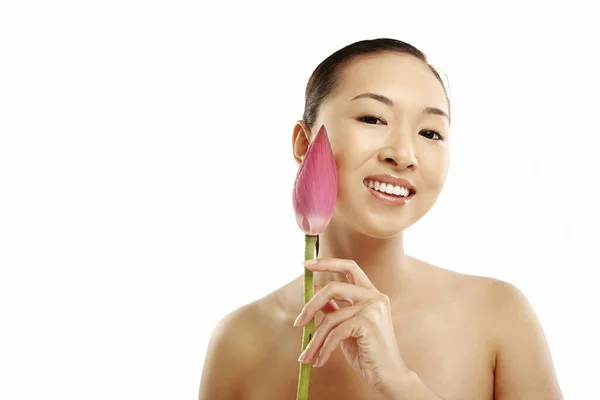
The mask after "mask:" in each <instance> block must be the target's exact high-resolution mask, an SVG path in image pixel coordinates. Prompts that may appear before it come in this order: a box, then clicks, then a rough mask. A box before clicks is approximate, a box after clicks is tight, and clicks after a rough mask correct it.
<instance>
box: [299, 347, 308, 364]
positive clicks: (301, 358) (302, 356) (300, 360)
mask: <svg viewBox="0 0 600 400" xmlns="http://www.w3.org/2000/svg"><path fill="white" fill-rule="evenodd" d="M305 359H306V350H304V351H303V352H302V354H300V357H298V362H301V363H303V362H304V360H305Z"/></svg>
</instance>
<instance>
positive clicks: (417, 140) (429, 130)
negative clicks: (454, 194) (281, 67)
mask: <svg viewBox="0 0 600 400" xmlns="http://www.w3.org/2000/svg"><path fill="white" fill-rule="evenodd" d="M450 124H451V113H450V101H449V98H448V95H447V93H446V89H445V87H444V84H443V82H442V80H441V79H440V76H439V74H438V73H437V72H436V71H435V69H434V68H433V67H432V66H431V65H429V64H428V62H427V58H426V57H425V55H424V54H423V53H422V52H421V51H419V50H418V49H416V48H415V47H413V46H411V45H410V44H408V43H405V42H401V41H398V40H393V39H375V40H365V41H360V42H356V43H353V44H350V45H348V46H346V47H344V48H343V49H340V50H339V51H337V52H335V53H333V54H332V55H331V56H329V57H328V58H327V59H326V60H324V61H323V62H322V63H321V64H320V65H319V66H318V67H317V68H316V69H315V71H314V72H313V74H312V76H311V77H310V79H309V82H308V85H307V88H306V103H305V110H304V114H303V118H302V119H301V120H299V121H297V122H296V123H295V125H294V128H293V133H292V144H293V147H292V153H293V157H294V159H295V161H296V162H297V163H298V164H300V163H301V161H302V160H303V158H304V156H305V154H306V152H307V150H308V148H309V146H310V144H311V143H312V141H313V140H314V138H315V135H316V133H317V131H318V129H319V127H321V126H323V125H324V126H325V127H326V128H327V132H328V135H329V140H330V142H331V148H332V150H333V154H334V158H335V161H336V165H337V170H338V192H337V202H336V208H335V211H334V214H333V217H332V219H331V221H330V223H329V225H328V226H327V228H326V229H325V231H324V232H323V233H322V234H321V235H320V237H319V253H318V262H316V263H312V264H307V265H306V267H307V268H308V269H310V270H312V271H314V280H315V284H316V285H315V287H316V290H317V291H316V294H315V295H314V297H313V298H312V299H311V300H310V301H309V302H308V303H307V304H306V305H304V303H303V298H302V294H303V287H302V285H303V277H302V275H300V276H298V277H297V278H296V279H294V280H293V281H291V282H289V283H288V284H286V285H284V286H283V287H281V288H279V289H277V290H275V291H274V292H272V293H269V294H267V295H266V296H264V297H262V298H261V299H259V300H256V301H254V302H252V303H250V304H247V305H245V306H243V307H240V308H238V309H236V310H235V311H233V312H231V313H230V314H229V315H227V316H226V317H224V318H223V319H222V320H221V322H220V323H219V324H218V326H217V328H216V329H215V330H214V332H213V334H212V337H211V341H210V344H209V347H208V350H207V355H206V360H205V364H204V368H203V373H202V378H201V383H200V393H199V398H200V399H201V400H208V399H225V400H227V399H243V400H246V399H247V400H250V399H291V398H294V396H295V393H296V384H297V371H298V364H297V362H303V363H311V364H312V365H313V366H314V367H315V368H316V369H315V370H314V371H313V372H312V374H311V381H310V388H309V398H310V399H322V400H324V399H348V400H359V399H360V400H362V399H431V400H434V399H435V400H440V399H445V400H451V399H479V400H482V399H489V400H492V399H495V400H517V399H528V400H536V399H539V400H542V399H543V400H553V399H561V398H562V394H561V390H560V387H559V385H558V381H557V378H556V374H555V371H554V366H553V364H552V360H551V357H550V351H549V348H548V344H547V342H546V338H545V336H544V333H543V330H542V328H541V326H540V323H539V321H538V319H537V317H536V314H535V312H534V311H533V309H532V307H531V305H530V304H529V302H528V300H527V299H526V297H525V296H524V295H523V294H522V293H521V291H520V290H519V289H517V288H516V287H515V286H514V285H512V284H510V283H507V282H505V281H501V280H497V279H493V278H487V277H481V276H474V275H466V274H461V273H457V272H454V271H451V270H448V269H444V268H441V267H438V266H434V265H431V264H429V263H427V262H425V261H423V260H419V259H417V258H415V257H412V256H410V255H408V254H406V253H405V251H404V244H403V232H404V231H405V230H406V229H407V228H408V227H410V226H411V225H413V224H414V223H415V222H417V221H418V220H419V219H421V218H422V217H423V216H424V215H425V214H426V213H427V212H428V211H429V210H431V208H432V207H433V205H434V204H435V202H436V200H437V199H438V197H439V195H440V193H441V191H442V188H443V186H444V183H445V181H446V177H447V174H448V168H449V160H450V157H449V144H450V139H451V136H452V135H451V132H450ZM312 318H315V327H316V329H315V333H314V336H313V337H312V340H311V342H310V344H309V346H308V347H307V349H306V350H305V351H304V352H303V353H302V354H298V353H299V351H298V350H299V349H300V340H301V327H302V326H303V325H305V324H307V323H308V322H309V321H310V320H311V319H312ZM292 338H293V340H292ZM267 360H268V362H266V361H267Z"/></svg>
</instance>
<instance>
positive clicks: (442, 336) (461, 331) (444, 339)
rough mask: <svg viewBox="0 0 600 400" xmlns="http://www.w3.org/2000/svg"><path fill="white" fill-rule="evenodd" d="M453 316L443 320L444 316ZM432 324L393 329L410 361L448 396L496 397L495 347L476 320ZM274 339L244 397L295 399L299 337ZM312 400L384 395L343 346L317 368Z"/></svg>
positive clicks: (251, 399)
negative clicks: (352, 363)
mask: <svg viewBox="0 0 600 400" xmlns="http://www.w3.org/2000/svg"><path fill="white" fill-rule="evenodd" d="M444 320H446V321H452V322H447V323H445V324H442V323H440V322H442V321H444ZM430 321H437V323H435V324H432V323H429V322H428V321H427V320H425V321H421V323H419V322H416V321H413V322H412V323H405V322H401V323H398V324H396V325H395V327H394V331H395V334H396V338H397V340H398V347H399V349H400V353H401V356H402V358H403V359H404V361H405V363H406V365H407V366H408V367H409V368H410V369H411V370H412V371H414V372H416V373H417V374H418V375H419V377H420V378H421V380H422V381H423V382H424V383H425V384H426V385H427V386H428V387H429V388H431V389H432V390H433V391H434V392H436V393H438V394H439V395H440V396H442V398H444V399H446V400H454V399H457V400H458V399H460V400H469V399H472V400H492V399H493V387H494V376H493V375H494V374H493V352H492V351H491V349H490V346H489V340H488V338H487V337H486V335H485V334H484V333H483V332H482V331H480V330H478V329H477V328H476V327H477V324H468V323H465V321H461V320H460V318H453V319H441V318H439V317H436V318H432V319H431V320H430ZM290 336H291V335H288V336H286V337H287V339H286V340H285V341H284V340H282V339H279V340H278V341H276V342H274V343H277V344H275V345H274V346H273V348H272V349H271V351H270V354H265V356H264V358H263V359H262V360H261V362H260V365H257V370H256V373H254V374H253V375H252V376H249V377H248V379H247V380H246V382H247V384H246V387H245V390H244V393H245V395H244V396H243V397H242V399H244V400H246V399H247V400H258V399H282V400H285V399H290V400H292V399H295V398H296V390H297V382H298V371H299V363H298V361H297V359H298V356H299V354H300V336H301V335H297V336H298V337H293V339H292V338H291V337H290ZM309 399H310V400H337V399H345V400H365V399H369V400H379V399H382V400H383V397H382V396H381V394H380V393H379V392H378V391H376V390H375V389H373V388H372V387H370V386H369V385H368V384H367V383H366V381H365V379H364V378H363V377H362V376H361V375H360V374H359V373H358V372H357V371H355V370H353V369H352V367H351V366H350V365H349V364H348V362H347V361H346V359H345V357H344V354H343V353H342V351H341V350H340V349H339V348H338V349H336V351H335V352H334V354H333V355H332V358H331V359H330V360H329V362H328V363H327V364H325V365H324V366H322V367H320V368H312V369H311V376H310V386H309Z"/></svg>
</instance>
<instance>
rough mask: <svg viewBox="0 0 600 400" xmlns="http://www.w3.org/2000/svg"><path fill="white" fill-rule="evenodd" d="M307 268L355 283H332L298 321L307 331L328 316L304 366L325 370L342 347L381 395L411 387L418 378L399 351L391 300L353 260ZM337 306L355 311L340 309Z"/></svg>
mask: <svg viewBox="0 0 600 400" xmlns="http://www.w3.org/2000/svg"><path fill="white" fill-rule="evenodd" d="M311 261H317V260H311ZM305 266H306V268H308V269H310V270H311V271H317V272H322V271H328V272H338V273H342V274H345V276H346V278H347V279H348V281H349V282H348V283H345V282H329V283H328V284H327V285H325V286H324V287H323V288H321V289H320V290H318V291H317V292H316V293H315V295H314V296H313V297H312V298H311V299H310V300H309V301H308V302H307V303H306V305H305V306H304V308H303V310H302V312H301V313H300V314H299V315H298V318H297V319H296V322H295V323H294V325H295V326H304V325H306V324H307V323H308V322H309V321H310V320H311V319H312V318H313V317H314V316H315V315H316V313H317V312H318V311H322V312H323V313H325V314H326V315H325V317H324V318H323V321H322V322H321V324H320V325H319V326H318V328H317V329H316V330H315V333H314V335H313V337H312V339H311V341H310V343H309V344H308V346H307V348H306V349H305V351H304V352H303V353H302V354H301V355H300V358H299V359H298V361H300V362H303V363H310V362H313V361H314V364H313V366H314V367H320V366H323V365H324V364H325V363H326V362H327V361H328V360H329V358H330V357H331V353H332V352H333V351H334V350H335V348H336V347H337V346H338V345H339V346H340V347H341V348H342V351H343V353H344V355H345V356H346V360H348V362H349V363H350V365H352V367H353V368H354V369H355V370H356V371H357V372H359V373H360V374H361V375H362V376H363V377H364V378H365V379H366V380H367V383H368V384H369V385H371V386H373V387H374V388H375V389H377V390H380V391H382V392H384V391H386V390H388V389H389V387H391V386H394V385H398V384H399V382H403V381H406V382H409V381H410V379H409V377H410V376H411V374H412V372H411V371H410V370H409V369H408V367H407V366H406V364H405V363H404V360H403V359H402V356H401V355H400V352H399V349H398V345H397V342H396V336H395V334H394V327H393V323H392V316H391V312H390V300H389V298H388V296H386V295H385V294H383V293H381V292H379V291H378V290H377V289H376V288H375V286H373V284H372V283H371V281H370V280H369V278H368V277H367V275H366V274H365V273H364V272H363V271H362V270H361V269H360V267H359V266H358V265H357V264H356V263H355V262H354V261H352V260H344V259H339V258H321V259H318V262H317V263H316V264H314V263H313V264H312V265H311V264H310V261H307V262H306V263H305ZM335 300H343V301H347V302H350V303H351V304H352V305H351V306H349V307H344V308H339V306H338V305H337V304H336V303H335Z"/></svg>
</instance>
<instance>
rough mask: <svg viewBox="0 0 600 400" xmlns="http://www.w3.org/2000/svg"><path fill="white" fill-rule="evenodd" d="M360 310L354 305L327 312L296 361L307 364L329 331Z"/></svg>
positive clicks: (314, 355)
mask: <svg viewBox="0 0 600 400" xmlns="http://www.w3.org/2000/svg"><path fill="white" fill-rule="evenodd" d="M360 310H361V307H360V306H359V305H354V306H350V307H346V308H342V309H340V310H338V311H336V312H332V313H330V314H327V315H326V316H325V318H323V321H321V324H320V325H319V327H318V328H317V329H316V330H315V333H314V335H313V337H312V339H311V340H310V343H309V344H308V346H307V347H306V349H305V350H304V351H303V352H302V354H301V355H300V358H299V359H298V361H301V362H303V363H305V364H308V363H310V362H312V361H313V360H314V358H315V357H316V355H317V354H318V353H319V350H320V349H321V346H322V345H323V343H324V342H325V340H326V339H327V337H328V335H329V334H330V332H331V331H332V330H333V329H334V328H335V327H337V326H338V325H340V324H341V323H343V322H344V321H347V320H348V319H351V318H352V317H354V316H355V315H356V314H358V313H359V312H360Z"/></svg>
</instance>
